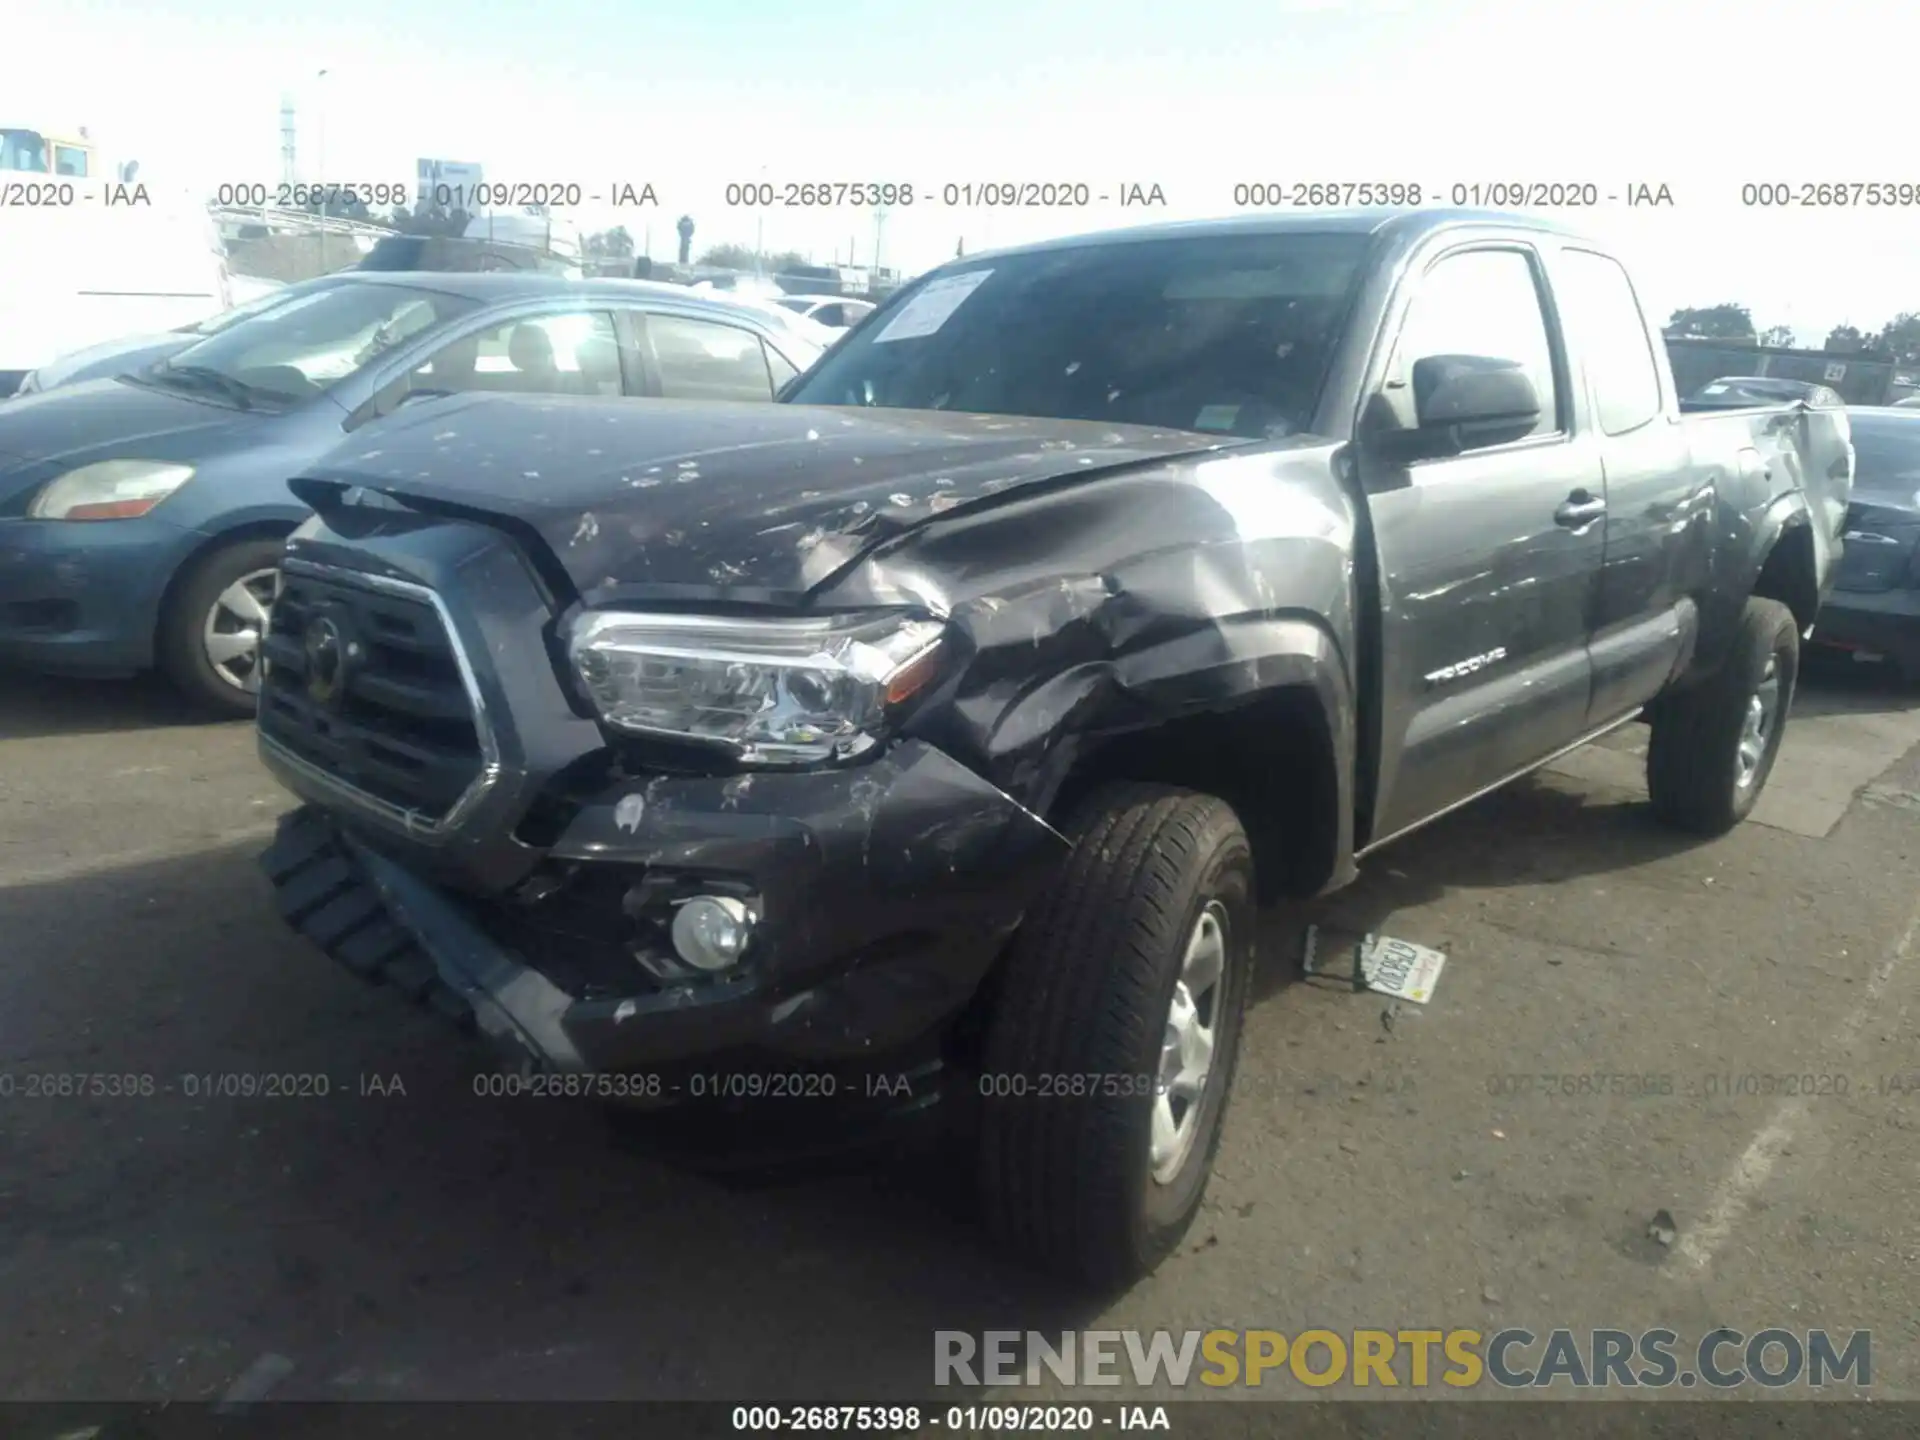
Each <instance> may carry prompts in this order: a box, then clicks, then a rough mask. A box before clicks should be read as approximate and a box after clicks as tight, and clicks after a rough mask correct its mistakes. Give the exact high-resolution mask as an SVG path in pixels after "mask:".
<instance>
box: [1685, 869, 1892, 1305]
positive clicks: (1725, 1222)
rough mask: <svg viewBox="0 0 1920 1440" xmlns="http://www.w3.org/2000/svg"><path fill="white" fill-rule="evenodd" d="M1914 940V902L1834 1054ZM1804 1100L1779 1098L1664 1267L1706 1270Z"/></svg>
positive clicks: (1848, 1042) (1788, 1137) (1782, 1147)
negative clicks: (1677, 1261) (1671, 1264)
mask: <svg viewBox="0 0 1920 1440" xmlns="http://www.w3.org/2000/svg"><path fill="white" fill-rule="evenodd" d="M1916 940H1920V907H1916V908H1915V910H1914V912H1913V914H1912V915H1911V916H1909V917H1908V920H1907V928H1906V932H1905V933H1904V934H1903V935H1901V937H1900V940H1899V943H1898V944H1896V945H1895V946H1894V947H1893V949H1892V950H1891V951H1890V952H1888V954H1887V957H1886V959H1884V960H1882V961H1881V962H1880V963H1879V965H1877V966H1875V967H1874V971H1873V974H1871V975H1870V976H1868V977H1867V984H1866V988H1865V989H1864V990H1862V991H1861V994H1860V1001H1859V1003H1858V1004H1856V1005H1855V1006H1854V1007H1853V1009H1851V1010H1850V1011H1848V1012H1847V1015H1846V1018H1845V1019H1844V1020H1842V1021H1841V1022H1840V1028H1839V1029H1838V1030H1836V1031H1835V1032H1834V1034H1833V1039H1832V1044H1833V1049H1834V1053H1835V1054H1836V1055H1844V1054H1846V1053H1847V1052H1848V1051H1850V1050H1852V1049H1853V1042H1854V1040H1855V1039H1856V1038H1857V1037H1858V1036H1859V1034H1860V1030H1861V1027H1862V1026H1864V1025H1865V1024H1866V1023H1867V1020H1868V1018H1869V1017H1870V1016H1872V1015H1873V1014H1874V1012H1875V1011H1876V1010H1878V1009H1879V1006H1880V995H1881V993H1882V992H1883V991H1884V990H1885V989H1886V988H1887V982H1888V981H1890V980H1892V979H1893V977H1894V973H1895V972H1896V971H1898V970H1899V968H1900V967H1901V966H1902V965H1904V964H1905V963H1906V962H1907V961H1908V960H1911V959H1912V958H1913V953H1914V943H1915V941H1916ZM1807 1101H1808V1097H1807V1096H1805V1095H1795V1096H1792V1097H1790V1098H1789V1099H1787V1100H1783V1101H1782V1102H1781V1103H1780V1105H1779V1107H1778V1108H1777V1109H1775V1110H1774V1112H1773V1115H1772V1117H1771V1118H1770V1119H1769V1120H1768V1121H1767V1123H1766V1124H1765V1125H1763V1126H1761V1127H1760V1131H1759V1133H1758V1134H1756V1135H1755V1136H1754V1137H1753V1140H1752V1142H1751V1143H1750V1144H1749V1145H1748V1146H1747V1148H1746V1149H1745V1150H1744V1151H1742V1152H1741V1155H1740V1158H1739V1160H1737V1161H1736V1162H1734V1166H1733V1169H1731V1170H1730V1171H1728V1172H1727V1175H1726V1178H1725V1179H1723V1180H1722V1181H1721V1182H1720V1183H1719V1184H1718V1185H1717V1186H1715V1187H1714V1190H1713V1196H1712V1203H1711V1204H1710V1205H1709V1206H1708V1207H1707V1213H1706V1218H1705V1219H1703V1220H1702V1221H1701V1222H1700V1223H1699V1224H1698V1225H1695V1226H1693V1227H1691V1228H1690V1229H1688V1230H1687V1231H1686V1232H1685V1233H1684V1234H1682V1235H1681V1237H1680V1241H1679V1243H1678V1244H1677V1245H1675V1246H1674V1249H1675V1251H1676V1252H1678V1256H1679V1259H1680V1262H1681V1263H1680V1264H1679V1265H1677V1266H1676V1267H1674V1268H1673V1269H1672V1270H1670V1271H1669V1272H1668V1273H1669V1274H1670V1275H1694V1274H1698V1273H1699V1272H1700V1271H1702V1270H1704V1269H1706V1267H1707V1265H1708V1264H1709V1263H1710V1262H1711V1261H1712V1259H1713V1257H1714V1254H1715V1252H1717V1251H1718V1250H1719V1249H1720V1247H1721V1246H1722V1245H1724V1244H1725V1243H1726V1240H1727V1237H1728V1236H1729V1235H1731V1234H1732V1233H1733V1229H1734V1226H1736V1225H1738V1224H1739V1223H1740V1221H1741V1220H1742V1219H1743V1218H1744V1217H1745V1215H1746V1213H1747V1210H1748V1209H1749V1207H1751V1205H1752V1204H1753V1197H1754V1196H1755V1194H1756V1193H1758V1191H1759V1189H1760V1187H1761V1186H1762V1185H1764V1184H1766V1182H1767V1177H1768V1176H1769V1175H1771V1174H1772V1173H1773V1167H1774V1166H1775V1165H1776V1164H1778V1163H1779V1160H1780V1157H1781V1156H1782V1155H1783V1154H1785V1153H1786V1151H1787V1147H1788V1146H1789V1145H1790V1144H1791V1143H1792V1141H1793V1137H1794V1134H1795V1132H1796V1131H1797V1130H1798V1129H1799V1126H1800V1123H1801V1122H1802V1121H1803V1120H1805V1119H1806V1115H1807Z"/></svg>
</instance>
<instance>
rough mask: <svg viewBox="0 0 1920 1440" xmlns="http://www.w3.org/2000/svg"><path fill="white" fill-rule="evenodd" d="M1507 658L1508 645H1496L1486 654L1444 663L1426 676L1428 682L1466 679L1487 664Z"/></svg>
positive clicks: (1438, 682)
mask: <svg viewBox="0 0 1920 1440" xmlns="http://www.w3.org/2000/svg"><path fill="white" fill-rule="evenodd" d="M1506 658H1507V647H1506V646H1504V645H1500V646H1496V647H1495V648H1494V649H1492V650H1489V651H1487V652H1486V654H1484V655H1469V656H1468V657H1467V658H1466V659H1465V660H1456V661H1455V662H1454V663H1453V664H1451V665H1442V666H1441V667H1440V668H1439V669H1438V670H1434V671H1431V672H1430V673H1429V674H1428V675H1427V677H1426V679H1427V684H1429V685H1445V684H1447V683H1448V682H1449V681H1453V680H1464V679H1466V677H1467V676H1469V675H1471V674H1473V673H1474V672H1475V671H1476V670H1484V669H1486V668H1487V666H1489V665H1496V664H1498V663H1499V662H1500V661H1502V660H1504V659H1506Z"/></svg>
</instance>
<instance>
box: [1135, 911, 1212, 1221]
mask: <svg viewBox="0 0 1920 1440" xmlns="http://www.w3.org/2000/svg"><path fill="white" fill-rule="evenodd" d="M1227 944H1228V930H1227V911H1226V907H1225V906H1224V905H1222V904H1221V903H1220V902H1219V901H1218V900H1214V901H1210V902H1209V903H1208V904H1207V907H1206V908H1205V909H1204V910H1202V911H1201V912H1200V915H1199V917H1198V918H1197V919H1196V920H1195V921H1194V924H1193V929H1192V931H1191V932H1190V933H1189V934H1188V936H1187V948H1186V953H1185V954H1184V955H1183V956H1182V957H1181V961H1180V977H1179V979H1177V980H1175V981H1174V985H1173V996H1172V998H1171V999H1170V1000H1169V1001H1168V1004H1167V1017H1166V1025H1165V1027H1164V1030H1163V1033H1162V1039H1161V1043H1160V1074H1159V1084H1158V1085H1157V1086H1156V1087H1155V1093H1154V1097H1153V1111H1152V1130H1151V1138H1150V1141H1149V1145H1148V1160H1149V1163H1150V1165H1151V1166H1152V1169H1153V1178H1154V1182H1155V1183H1156V1184H1160V1185H1167V1184H1171V1183H1172V1182H1173V1180H1174V1178H1175V1177H1176V1176H1177V1175H1179V1173H1180V1171H1181V1169H1182V1168H1183V1167H1184V1166H1185V1164H1186V1162H1187V1157H1188V1155H1190V1154H1191V1153H1192V1151H1193V1147H1194V1143H1195V1141H1197V1140H1198V1139H1199V1135H1200V1117H1201V1114H1202V1112H1203V1111H1204V1110H1205V1108H1206V1100H1207V1090H1208V1087H1209V1085H1210V1084H1211V1082H1212V1080H1213V1074H1214V1063H1213V1060H1214V1048H1215V1042H1216V1040H1217V1038H1218V1032H1219V1025H1220V1017H1221V1013H1222V1012H1221V1004H1220V997H1221V987H1222V985H1223V983H1224V981H1225V979H1226V971H1227Z"/></svg>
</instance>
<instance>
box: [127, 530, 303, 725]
mask: <svg viewBox="0 0 1920 1440" xmlns="http://www.w3.org/2000/svg"><path fill="white" fill-rule="evenodd" d="M285 545H286V542H285V541H283V540H278V539H266V540H238V541H235V542H234V543H232V544H230V545H223V546H221V547H220V548H219V549H217V550H214V551H213V552H212V553H210V554H208V555H205V556H202V557H201V558H200V560H198V561H197V562H196V563H195V564H194V567H193V570H192V571H191V572H190V573H189V574H188V575H187V577H186V578H185V580H184V581H183V582H182V583H181V585H180V587H179V589H178V591H177V592H176V593H175V595H174V597H173V601H172V603H171V604H170V605H169V606H168V607H167V610H166V613H164V614H163V615H162V616H161V618H160V633H159V635H158V637H157V648H158V651H159V658H160V667H161V669H163V670H164V671H165V672H166V674H167V677H168V678H169V679H170V680H172V681H173V683H174V684H175V685H176V686H177V687H179V689H180V690H181V691H182V692H184V693H185V694H186V696H187V697H188V698H189V699H190V700H192V701H194V702H195V703H196V704H198V705H200V706H202V707H203V708H205V709H207V710H209V711H211V712H213V713H215V714H220V715H231V716H242V715H251V714H253V713H254V711H255V709H256V708H257V707H258V705H259V695H260V640H261V637H262V636H263V635H264V634H265V632H266V625H267V610H268V608H269V607H270V606H271V605H272V603H273V587H274V581H275V577H276V576H277V575H278V574H279V570H280V555H281V552H282V551H283V550H284V549H285Z"/></svg>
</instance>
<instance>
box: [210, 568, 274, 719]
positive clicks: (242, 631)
mask: <svg viewBox="0 0 1920 1440" xmlns="http://www.w3.org/2000/svg"><path fill="white" fill-rule="evenodd" d="M279 573H280V572H279V571H278V570H254V571H250V572H248V573H247V574H245V575H242V576H240V577H239V578H238V579H237V580H235V581H234V582H233V583H232V584H231V585H229V586H227V588H226V589H224V590H222V591H221V592H220V593H219V595H217V596H216V597H215V598H214V602H213V604H212V605H211V606H209V607H208V609H207V614H206V618H205V619H204V620H202V622H201V625H200V644H201V648H202V650H203V651H204V653H205V654H206V657H207V664H209V665H210V666H212V667H213V673H214V674H215V675H218V676H219V677H220V678H221V680H223V681H225V682H226V683H227V684H228V685H231V686H232V687H233V688H234V689H236V690H241V691H245V692H246V693H247V694H249V695H254V694H257V693H259V690H260V637H261V636H262V635H264V634H265V633H266V629H267V612H268V611H269V610H270V609H272V608H273V587H274V583H275V580H276V578H277V577H278V575H279Z"/></svg>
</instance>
